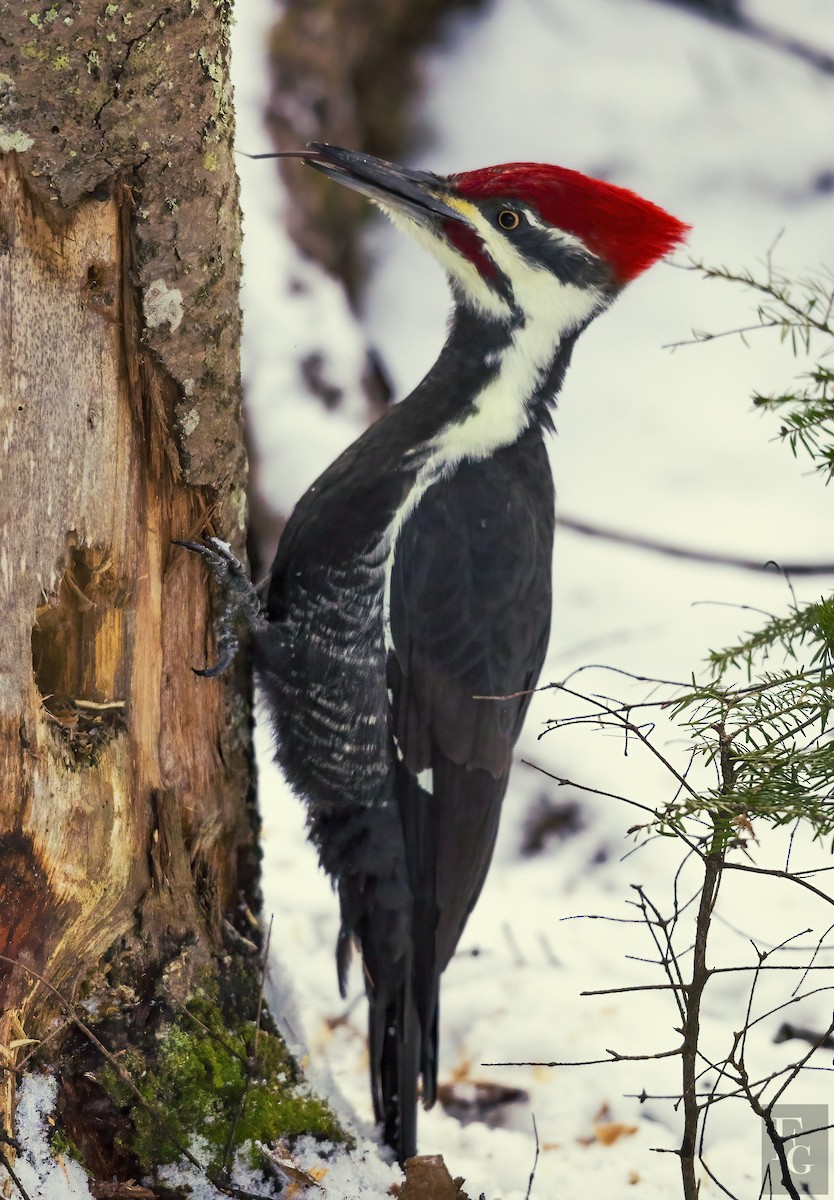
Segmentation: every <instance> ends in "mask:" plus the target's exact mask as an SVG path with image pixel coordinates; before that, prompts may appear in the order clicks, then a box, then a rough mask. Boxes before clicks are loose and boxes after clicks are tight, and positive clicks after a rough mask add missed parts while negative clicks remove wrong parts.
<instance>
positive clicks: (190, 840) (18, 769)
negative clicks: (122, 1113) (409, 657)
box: [0, 0, 257, 1132]
mask: <svg viewBox="0 0 834 1200" xmlns="http://www.w3.org/2000/svg"><path fill="white" fill-rule="evenodd" d="M24 8H25V9H26V10H27V11H24ZM228 20H229V13H228V9H227V6H226V5H224V4H222V3H221V4H215V3H210V4H202V5H201V4H200V3H199V0H197V2H196V3H195V2H194V0H167V3H163V2H161V0H144V2H143V0H138V2H133V3H131V5H130V6H129V9H128V7H127V6H125V5H122V4H120V3H112V4H107V3H104V2H103V0H102V2H100V3H97V2H93V3H89V4H83V5H81V4H78V3H73V2H70V0H59V3H55V4H51V5H47V4H43V5H36V6H35V7H34V9H32V7H31V6H28V5H27V6H23V5H21V4H19V3H18V2H17V0H9V3H2V2H0V30H2V37H0V104H2V108H1V109H0V150H2V151H3V152H4V153H3V154H0V444H2V454H3V457H2V460H0V629H2V631H3V632H2V637H0V953H2V955H3V956H4V957H3V959H2V960H0V1063H2V1065H3V1066H4V1068H5V1069H4V1070H2V1072H0V1120H1V1121H2V1127H4V1128H5V1129H6V1131H7V1132H11V1124H10V1122H11V1116H12V1112H13V1107H14V1092H15V1085H14V1080H15V1073H14V1069H13V1068H14V1066H15V1063H16V1062H17V1060H18V1058H19V1055H20V1054H21V1053H22V1052H23V1050H21V1048H20V1047H19V1046H16V1043H20V1042H22V1041H23V1040H24V1039H41V1038H43V1037H44V1036H45V1035H47V1034H48V1033H49V1032H50V1030H51V1029H52V1028H53V1027H54V1022H55V1018H56V1014H60V1015H61V1016H64V1017H65V1016H66V1013H67V1011H68V1009H67V1008H66V1007H65V1005H64V1004H63V1003H62V1002H61V1001H60V1000H58V999H57V998H56V996H55V993H53V992H52V991H51V990H50V989H49V988H48V987H47V986H45V985H44V984H42V983H41V982H40V981H39V977H43V978H44V979H45V980H47V981H48V983H49V984H50V985H52V987H53V988H55V989H57V990H58V992H59V993H60V995H61V996H62V997H63V998H64V1000H65V1001H67V1002H70V1003H71V1002H74V1001H75V999H76V998H77V997H78V996H79V994H81V989H82V987H83V989H84V995H85V997H87V1000H88V1003H87V1006H86V1007H87V1010H88V1011H91V1010H92V1008H93V1007H94V1003H93V1002H95V1001H96V1000H97V999H98V1000H100V999H101V997H102V996H105V995H108V996H110V997H111V998H112V996H113V995H115V991H114V989H115V987H116V984H118V987H119V988H120V989H121V991H120V993H119V994H120V995H126V994H127V993H128V992H130V994H131V995H132V997H133V1001H132V1002H131V1003H134V1002H135V1003H134V1007H133V1008H132V1009H131V1014H130V1023H131V1030H132V1031H133V1032H130V1031H127V1024H128V1021H127V1016H125V1018H124V1021H123V1022H122V1024H123V1027H124V1028H123V1038H122V1040H123V1042H124V1043H125V1044H127V1043H128V1042H129V1040H130V1037H131V1036H137V1035H136V1032H135V1031H136V1029H138V1028H139V1027H140V1026H142V1025H144V1024H146V1023H147V1021H148V1019H149V1018H148V1012H149V1011H150V1009H151V1008H152V1007H153V1005H154V1003H158V1001H159V997H160V994H161V993H162V991H164V993H165V998H166V1003H172V1002H174V1001H176V1000H177V998H179V999H180V1000H182V999H184V998H185V997H186V996H187V995H188V994H189V991H190V989H191V988H192V987H193V985H194V981H195V980H196V979H197V978H198V977H200V978H205V976H206V975H207V974H209V975H214V976H215V977H216V976H217V974H218V971H219V969H220V967H219V965H218V964H220V963H221V961H222V959H221V956H224V955H226V956H227V954H228V951H227V946H226V945H224V940H223V939H224V930H226V931H227V932H228V931H229V929H230V926H231V925H233V924H238V925H240V923H241V920H242V919H243V918H242V916H241V913H243V914H244V915H245V912H246V908H245V906H246V903H247V902H253V901H254V897H255V894H256V888H257V882H256V878H257V875H256V861H257V860H256V849H255V822H254V818H253V810H252V806H251V802H250V782H251V756H250V744H249V724H250V713H249V708H248V705H247V703H245V702H242V701H241V699H240V696H241V694H244V695H245V694H246V690H245V688H244V689H243V693H241V682H244V683H245V679H244V680H243V681H242V680H241V678H240V676H239V675H238V677H237V678H235V677H233V676H232V675H231V673H230V675H229V676H227V677H224V678H223V679H221V680H212V681H208V680H204V679H198V678H197V677H195V676H194V675H193V673H192V670H191V668H192V666H194V665H197V666H199V665H204V664H205V661H206V659H207V658H209V657H210V656H211V645H210V640H211V639H210V637H208V636H207V632H206V631H207V629H208V628H209V627H210V590H211V589H210V587H209V584H208V581H207V578H206V575H205V572H204V569H203V567H202V566H201V564H200V563H199V562H198V561H196V558H195V556H192V555H189V554H188V553H187V552H186V551H184V550H182V549H179V548H177V547H172V546H171V544H170V543H171V539H172V538H175V537H186V538H187V537H194V536H197V535H199V534H200V533H201V532H203V531H204V530H206V529H212V530H216V531H217V532H218V533H219V534H220V535H221V536H223V537H224V538H226V539H228V540H229V541H230V542H231V543H232V546H233V547H235V548H236V549H237V550H238V551H240V550H241V549H242V546H243V537H244V522H245V484H246V464H245V457H244V452H243V448H242V439H241V429H240V389H239V374H238V335H239V310H238V300H237V288H238V275H239V221H238V208H237V181H236V176H235V171H234V166H233V159H232V114H231V104H230V89H229V85H228V44H227V32H228ZM229 936H230V937H231V938H232V941H236V942H238V943H241V942H242V939H239V938H238V939H236V938H235V937H234V934H233V933H232V934H229ZM227 941H228V938H227ZM225 962H226V963H228V957H227V958H226V959H225ZM142 1013H144V1018H142V1017H141V1014H142ZM137 1014H140V1015H137ZM57 1047H58V1041H57V1039H55V1040H53V1041H52V1042H50V1043H49V1044H48V1045H45V1047H44V1049H43V1051H42V1054H41V1061H47V1062H49V1061H52V1059H51V1056H52V1055H55V1054H57ZM23 1049H24V1050H29V1049H31V1045H28V1046H25V1047H24V1048H23ZM9 1068H12V1069H9Z"/></svg>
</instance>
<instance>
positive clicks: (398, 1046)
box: [368, 979, 421, 1165]
mask: <svg viewBox="0 0 834 1200" xmlns="http://www.w3.org/2000/svg"><path fill="white" fill-rule="evenodd" d="M368 1020H369V1029H368V1045H369V1049H370V1059H371V1094H372V1096H373V1102H374V1115H375V1117H376V1119H377V1121H380V1122H382V1127H383V1136H384V1138H385V1141H386V1142H387V1143H388V1145H389V1146H391V1147H393V1149H394V1150H395V1151H396V1154H397V1160H398V1161H399V1163H400V1165H402V1164H404V1163H405V1161H406V1159H407V1158H412V1157H413V1156H414V1155H415V1154H416V1153H417V1079H418V1076H419V1073H420V1056H421V1055H420V1043H421V1037H420V1023H419V1020H418V1017H417V1010H416V1007H415V1005H414V1000H413V996H412V988H411V983H410V981H409V980H408V979H406V980H405V981H404V982H403V983H402V984H401V985H400V986H399V987H398V988H397V989H396V991H395V992H394V994H393V996H389V997H388V998H387V999H386V998H380V997H378V996H372V997H371V1000H370V1005H369V1018H368Z"/></svg>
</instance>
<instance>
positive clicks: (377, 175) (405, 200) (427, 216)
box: [304, 142, 470, 225]
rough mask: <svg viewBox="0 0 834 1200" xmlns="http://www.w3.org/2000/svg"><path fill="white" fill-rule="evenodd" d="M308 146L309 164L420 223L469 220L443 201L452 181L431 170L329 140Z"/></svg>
mask: <svg viewBox="0 0 834 1200" xmlns="http://www.w3.org/2000/svg"><path fill="white" fill-rule="evenodd" d="M308 150H309V152H310V153H309V155H307V154H305V155H304V161H305V162H306V163H307V165H308V166H311V167H315V168H316V170H317V171H321V173H322V174H323V175H327V176H328V178H329V179H335V180H336V181H337V182H338V183H343V184H344V185H345V187H349V188H353V190H354V191H356V192H361V193H362V194H363V195H364V196H368V197H369V198H370V199H371V200H375V201H377V203H379V204H382V205H383V206H386V207H389V208H394V209H398V210H399V211H400V212H404V213H405V214H406V215H407V216H409V217H411V218H412V219H413V220H415V221H417V222H418V223H419V224H421V225H430V224H435V223H436V222H437V221H438V220H443V221H460V222H462V223H463V224H464V225H469V224H470V222H469V221H468V219H467V218H466V217H465V216H464V215H463V213H461V212H458V210H457V209H455V208H452V207H451V205H449V204H447V203H446V202H445V201H444V199H443V196H444V193H446V195H448V194H449V185H448V183H447V182H446V181H445V180H443V179H442V178H441V177H440V176H439V175H433V174H432V172H431V171H409V170H406V168H405V167H398V166H397V165H396V164H395V163H390V162H386V161H385V159H384V158H373V157H372V156H371V155H370V154H360V153H359V152H358V151H356V150H342V149H341V148H340V147H339V146H329V145H328V144H327V143H326V142H310V144H309V146H308Z"/></svg>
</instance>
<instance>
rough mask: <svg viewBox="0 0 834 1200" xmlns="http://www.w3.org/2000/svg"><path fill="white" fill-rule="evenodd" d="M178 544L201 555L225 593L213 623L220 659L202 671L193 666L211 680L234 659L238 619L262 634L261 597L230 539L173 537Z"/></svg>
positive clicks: (196, 671) (236, 650) (199, 673)
mask: <svg viewBox="0 0 834 1200" xmlns="http://www.w3.org/2000/svg"><path fill="white" fill-rule="evenodd" d="M174 545H175V546H184V547H185V549H186V550H192V551H193V552H194V553H195V554H199V555H200V556H201V557H202V559H203V562H204V563H205V564H206V566H207V567H208V569H209V571H210V572H211V575H212V578H213V579H214V582H215V583H216V584H217V585H218V586H219V587H220V589H221V591H222V592H223V599H224V604H223V609H222V611H221V612H220V614H219V616H218V617H217V620H216V621H215V624H214V634H215V637H216V639H217V650H218V659H217V662H216V663H215V664H214V666H213V667H205V668H203V669H202V670H200V669H199V668H197V667H192V670H193V671H194V674H195V675H204V676H206V677H207V678H209V679H212V678H214V676H216V675H222V674H223V672H224V671H225V670H226V668H227V667H229V666H230V665H231V663H232V662H233V661H234V657H235V655H236V654H237V652H238V649H239V647H240V639H239V637H238V633H237V624H238V618H239V617H243V618H244V620H245V621H246V624H247V626H248V628H249V631H250V633H259V632H260V631H261V630H262V629H265V628H266V624H267V621H266V617H265V616H264V612H263V606H262V605H261V598H260V596H259V595H258V592H257V589H256V587H255V585H254V584H253V583H252V580H251V579H250V578H249V576H248V574H247V573H246V568H245V567H244V565H243V563H241V562H239V561H238V559H236V558H235V556H234V554H232V551H231V549H230V547H229V544H228V542H224V541H221V539H220V538H216V537H210V538H206V540H205V542H185V541H180V540H179V539H178V538H175V539H174Z"/></svg>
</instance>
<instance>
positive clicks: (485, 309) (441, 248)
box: [374, 200, 512, 321]
mask: <svg viewBox="0 0 834 1200" xmlns="http://www.w3.org/2000/svg"><path fill="white" fill-rule="evenodd" d="M374 203H375V204H376V205H377V207H378V208H381V209H382V211H383V212H384V213H385V215H386V217H388V218H389V219H390V221H391V222H392V224H394V225H396V226H397V228H398V229H402V230H403V232H404V233H407V234H408V235H409V237H412V238H413V239H414V241H415V242H418V243H419V245H421V246H422V247H423V248H424V249H426V250H428V252H429V254H431V255H432V256H433V257H434V258H436V259H437V261H438V262H439V263H440V265H441V267H442V268H443V270H444V271H445V272H446V274H447V275H448V276H449V278H450V279H451V280H452V281H453V283H454V284H457V285H458V289H459V291H460V292H461V295H462V297H463V298H465V299H466V301H467V302H468V303H469V304H470V305H471V306H472V307H473V308H474V309H476V310H477V311H479V312H482V313H484V314H485V315H486V316H490V317H499V318H500V319H501V320H504V321H507V320H509V319H510V318H511V317H512V309H511V308H510V306H509V304H508V303H507V301H506V300H504V299H503V298H502V297H501V296H499V295H498V294H497V292H495V291H493V289H492V288H491V287H490V286H489V284H488V283H486V281H485V280H484V279H483V278H482V276H481V273H480V271H479V270H478V268H477V267H476V266H475V265H474V264H473V263H471V262H470V261H469V259H468V258H467V257H466V256H465V255H464V254H460V253H458V251H457V250H455V249H454V248H453V247H452V246H450V245H449V243H448V242H447V241H446V239H445V238H443V237H436V236H435V235H434V234H433V233H431V231H430V230H428V229H426V227H425V226H424V225H420V224H419V222H417V221H414V220H413V219H412V218H411V217H409V216H408V214H407V213H404V212H403V211H402V210H401V209H398V208H395V207H394V206H393V205H391V206H389V205H387V204H385V203H383V202H382V201H380V200H374Z"/></svg>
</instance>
